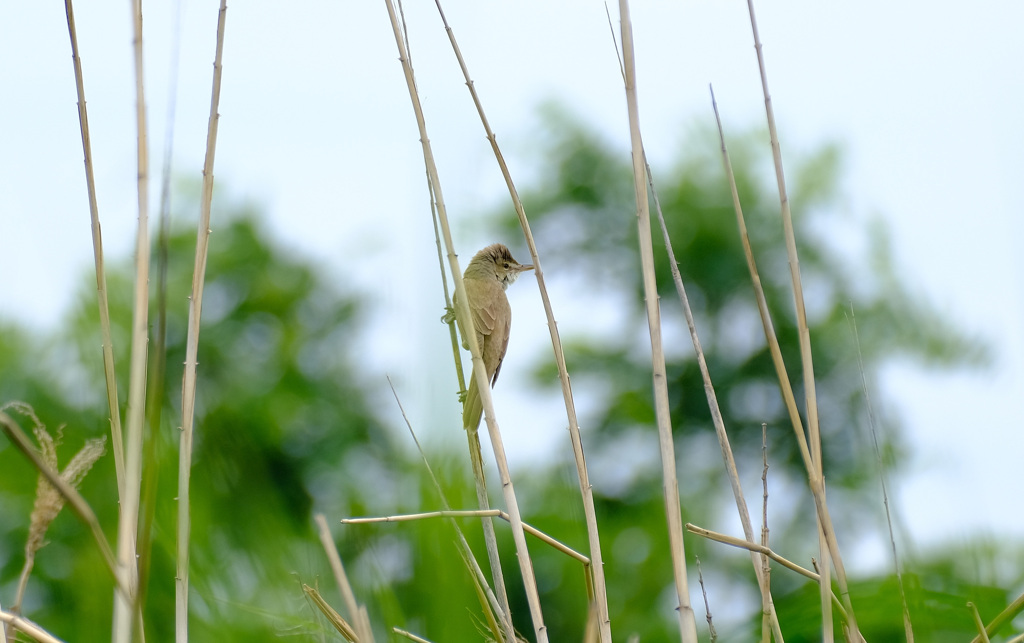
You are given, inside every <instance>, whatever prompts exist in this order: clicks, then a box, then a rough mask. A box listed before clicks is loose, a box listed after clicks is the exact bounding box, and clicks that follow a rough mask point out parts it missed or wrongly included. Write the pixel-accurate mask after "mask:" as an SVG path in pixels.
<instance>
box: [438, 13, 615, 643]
mask: <svg viewBox="0 0 1024 643" xmlns="http://www.w3.org/2000/svg"><path fill="white" fill-rule="evenodd" d="M434 3H435V5H437V11H438V13H439V14H440V16H441V21H442V22H443V23H444V27H445V31H446V32H447V34H448V40H449V41H450V42H451V45H452V50H453V51H454V52H455V57H456V59H457V60H458V62H459V67H460V69H461V70H462V75H463V78H465V80H466V87H468V88H469V93H470V96H471V97H472V99H473V104H474V105H475V106H476V110H477V114H478V115H479V116H480V122H481V124H482V125H483V128H484V132H485V134H486V136H487V140H488V142H489V143H490V144H491V150H492V151H493V152H494V158H495V160H496V161H497V162H498V167H499V169H500V170H501V175H502V177H503V178H504V179H505V185H506V187H507V188H508V192H509V196H510V197H511V199H512V205H513V207H514V208H515V211H516V215H517V216H518V218H519V225H520V227H521V228H522V230H523V237H524V238H525V240H526V245H527V247H528V248H529V250H530V258H531V260H532V263H533V267H534V270H533V272H534V276H535V277H536V279H537V288H538V291H539V292H540V297H541V302H542V304H543V306H544V314H545V316H546V318H547V326H548V332H549V333H550V335H551V347H552V351H553V352H554V356H555V365H556V367H557V369H558V379H559V382H560V383H561V388H562V399H563V401H564V403H565V411H566V417H567V419H568V422H569V438H570V441H571V444H572V451H573V458H574V460H575V463H576V476H577V479H578V481H579V485H580V494H581V497H582V499H583V514H584V519H585V521H586V526H587V539H588V544H589V546H590V555H591V557H592V558H593V559H594V562H595V564H594V566H593V567H592V568H591V570H592V581H593V585H594V592H595V600H596V602H597V611H598V624H599V628H598V630H599V633H600V636H601V641H602V643H611V640H612V631H611V619H610V618H609V614H608V591H607V587H606V582H605V576H604V562H603V556H602V553H601V539H600V534H599V532H598V526H597V510H596V509H595V506H594V491H593V487H592V486H591V484H590V475H589V473H588V471H587V463H586V458H585V457H584V453H583V440H582V438H581V436H580V427H579V421H578V420H577V417H576V404H575V402H574V401H573V397H572V387H571V386H570V384H569V371H568V368H567V367H566V364H565V355H564V353H563V351H562V340H561V337H560V335H559V334H558V324H557V322H556V321H555V314H554V309H553V308H552V306H551V298H550V297H549V296H548V290H547V286H546V284H545V282H544V270H543V267H542V266H541V261H540V255H539V253H538V252H537V244H536V243H535V241H534V239H533V232H532V231H531V229H530V222H529V220H528V219H527V218H526V209H525V208H524V207H523V203H522V201H521V200H520V198H519V193H518V191H517V190H516V187H515V183H514V182H513V181H512V174H511V172H510V171H509V169H508V165H507V164H506V163H505V157H504V156H503V155H502V153H501V148H500V147H499V146H498V139H497V137H495V135H494V132H493V131H492V130H491V125H490V123H489V122H488V120H487V115H486V114H485V113H484V108H483V104H482V103H481V102H480V97H479V95H478V94H477V92H476V86H475V85H474V83H473V80H472V78H470V75H469V69H468V68H467V67H466V61H465V60H464V59H463V57H462V52H461V50H460V49H459V44H458V42H457V41H456V40H455V32H454V31H452V28H451V26H450V25H449V24H448V19H447V18H446V17H445V15H444V11H443V10H442V9H441V3H440V0H435V2H434ZM481 508H482V507H481Z"/></svg>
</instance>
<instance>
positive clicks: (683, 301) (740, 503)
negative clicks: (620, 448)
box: [643, 152, 783, 643]
mask: <svg viewBox="0 0 1024 643" xmlns="http://www.w3.org/2000/svg"><path fill="white" fill-rule="evenodd" d="M643 155H644V168H645V171H646V173H647V184H648V186H649V187H650V189H651V195H652V196H653V197H654V210H655V212H656V213H657V215H658V223H659V224H660V225H661V233H662V236H663V237H664V239H665V249H666V251H667V252H668V265H669V268H670V269H671V272H672V282H673V283H674V284H675V287H676V294H677V295H678V296H679V303H680V305H681V306H682V309H683V314H684V316H685V317H686V327H687V329H688V330H689V332H690V341H691V342H692V343H693V350H694V353H696V355H697V365H698V366H699V368H700V376H701V379H702V380H703V382H704V395H705V397H706V398H707V401H708V409H709V410H710V411H711V421H712V424H713V426H714V427H715V436H716V437H717V438H718V445H719V447H720V448H721V450H722V460H723V463H724V464H725V472H726V475H727V476H728V477H729V484H730V485H731V487H732V494H733V498H734V499H735V502H736V510H737V511H738V512H739V516H740V523H741V524H742V525H743V534H744V536H746V538H747V540H749V541H750V542H754V528H753V526H752V525H751V523H750V510H749V509H748V508H747V501H746V498H744V496H743V487H742V485H741V484H740V475H739V471H738V470H737V468H736V459H735V458H734V457H733V453H732V446H731V444H730V443H729V434H728V432H727V431H726V430H725V420H724V419H723V418H722V409H721V407H720V406H719V404H718V395H717V394H716V393H715V386H714V384H713V383H712V382H711V372H710V371H709V370H708V363H707V359H706V358H705V356H704V349H703V347H702V346H701V343H700V337H699V336H698V335H697V324H696V322H695V321H694V319H693V310H692V309H691V308H690V300H689V298H688V297H687V296H686V287H685V286H684V285H683V277H682V275H681V274H679V264H678V263H677V262H676V255H675V252H674V250H673V249H672V239H671V238H670V237H669V234H668V226H667V225H666V224H665V216H664V214H663V213H662V211H661V200H660V199H659V198H658V191H657V190H656V189H655V188H654V175H653V174H652V173H651V166H650V164H649V163H648V162H647V154H646V152H643ZM750 562H751V564H752V565H753V566H754V576H756V577H757V586H758V589H759V590H760V592H761V602H762V603H763V604H764V605H766V606H767V608H768V614H769V615H770V617H771V618H770V622H771V629H772V631H773V633H774V634H775V640H776V641H777V642H778V643H782V641H783V638H782V629H781V628H780V627H779V622H778V621H779V619H778V618H777V616H776V614H775V602H774V601H773V600H772V596H771V589H770V587H769V585H768V584H767V582H766V578H765V577H764V573H763V572H762V570H761V560H760V558H759V557H758V556H757V554H755V553H753V552H751V554H750Z"/></svg>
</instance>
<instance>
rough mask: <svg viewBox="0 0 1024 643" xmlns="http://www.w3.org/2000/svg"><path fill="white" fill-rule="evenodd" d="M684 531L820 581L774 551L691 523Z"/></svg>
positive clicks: (839, 606) (835, 599)
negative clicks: (769, 560)
mask: <svg viewBox="0 0 1024 643" xmlns="http://www.w3.org/2000/svg"><path fill="white" fill-rule="evenodd" d="M686 530H687V531H689V532H690V533H691V534H696V535H698V536H701V537H702V538H707V539H708V540H714V541H715V542H719V543H722V544H723V545H730V546H732V547H737V548H739V549H747V550H750V551H752V552H757V553H758V554H763V555H765V556H767V557H768V558H771V559H772V560H774V561H775V562H777V563H779V564H780V565H782V566H783V567H785V568H787V569H790V570H792V571H794V572H796V573H798V574H800V575H801V576H806V577H807V578H809V579H811V580H812V581H814V582H815V583H818V582H820V581H821V575H820V574H818V573H816V572H812V571H811V570H809V569H806V568H804V567H801V566H800V565H797V564H796V563H794V562H793V561H791V560H789V559H786V558H783V557H782V556H780V555H779V554H777V553H775V552H774V551H772V550H771V549H769V548H768V547H765V546H763V545H759V544H757V543H752V542H750V541H748V540H744V539H742V538H733V537H732V536H727V535H726V534H720V533H718V532H717V531H711V530H710V529H705V528H703V527H698V526H697V525H694V524H692V523H686ZM829 594H830V595H831V599H832V603H833V604H834V605H835V608H836V609H837V610H839V614H840V616H842V617H843V618H844V619H845V618H846V611H845V608H844V607H843V604H842V603H841V602H840V601H839V597H838V596H836V595H835V594H834V593H832V592H831V591H830V592H829Z"/></svg>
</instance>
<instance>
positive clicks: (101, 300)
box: [64, 0, 124, 498]
mask: <svg viewBox="0 0 1024 643" xmlns="http://www.w3.org/2000/svg"><path fill="white" fill-rule="evenodd" d="M64 10H65V12H66V13H67V17H68V34H69V35H70V37H71V59H72V61H73V62H74V67H75V87H76V88H77V90H78V125H79V129H81V132H82V153H83V155H84V156H85V186H86V189H87V191H88V193H89V218H90V221H91V222H92V254H93V261H94V262H95V264H96V295H97V301H98V304H99V309H100V335H101V337H102V343H103V377H104V380H105V382H106V386H107V408H108V409H109V413H110V437H111V445H110V448H111V450H112V451H113V452H114V473H115V474H116V476H117V497H118V498H123V497H124V439H123V438H122V436H121V406H120V404H119V403H118V401H117V375H116V374H115V372H114V342H113V340H112V339H111V333H110V305H109V303H108V299H107V274H106V270H105V269H104V267H103V233H102V231H101V230H100V210H99V205H98V204H97V202H96V176H95V174H94V172H93V167H92V142H91V140H90V138H89V113H88V111H87V110H86V107H85V80H84V77H83V74H82V59H81V57H80V56H79V55H78V33H77V31H76V29H75V11H74V8H73V7H72V5H71V0H65V1H64Z"/></svg>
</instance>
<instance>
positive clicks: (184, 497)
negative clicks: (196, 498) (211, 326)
mask: <svg viewBox="0 0 1024 643" xmlns="http://www.w3.org/2000/svg"><path fill="white" fill-rule="evenodd" d="M226 17H227V1H226V0H221V3H220V10H219V11H218V13H217V50H216V51H217V53H216V54H215V56H214V62H213V89H212V91H211V98H210V119H209V124H208V127H207V130H206V160H205V161H204V163H203V191H202V197H201V201H200V212H199V225H198V228H197V230H196V256H195V265H194V266H193V269H192V296H191V297H189V306H188V338H187V340H186V344H185V372H184V375H183V376H182V385H181V443H180V444H181V449H180V452H179V455H178V531H177V536H178V542H177V566H176V573H175V582H174V597H175V600H174V607H175V609H174V630H175V641H177V643H188V587H189V583H188V573H189V564H188V563H189V537H190V533H191V529H192V520H191V516H190V509H191V507H190V504H189V493H190V491H189V485H190V480H191V473H192V438H193V429H194V423H195V400H196V377H197V372H196V369H197V366H198V362H197V357H198V354H199V320H200V317H201V315H202V311H203V287H204V285H205V281H206V259H207V251H208V248H209V240H210V208H211V204H212V201H213V165H214V158H215V156H216V152H217V126H218V123H219V121H220V114H218V113H217V108H218V106H219V105H220V85H221V75H222V73H223V63H222V61H223V56H224V28H225V19H226Z"/></svg>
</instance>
